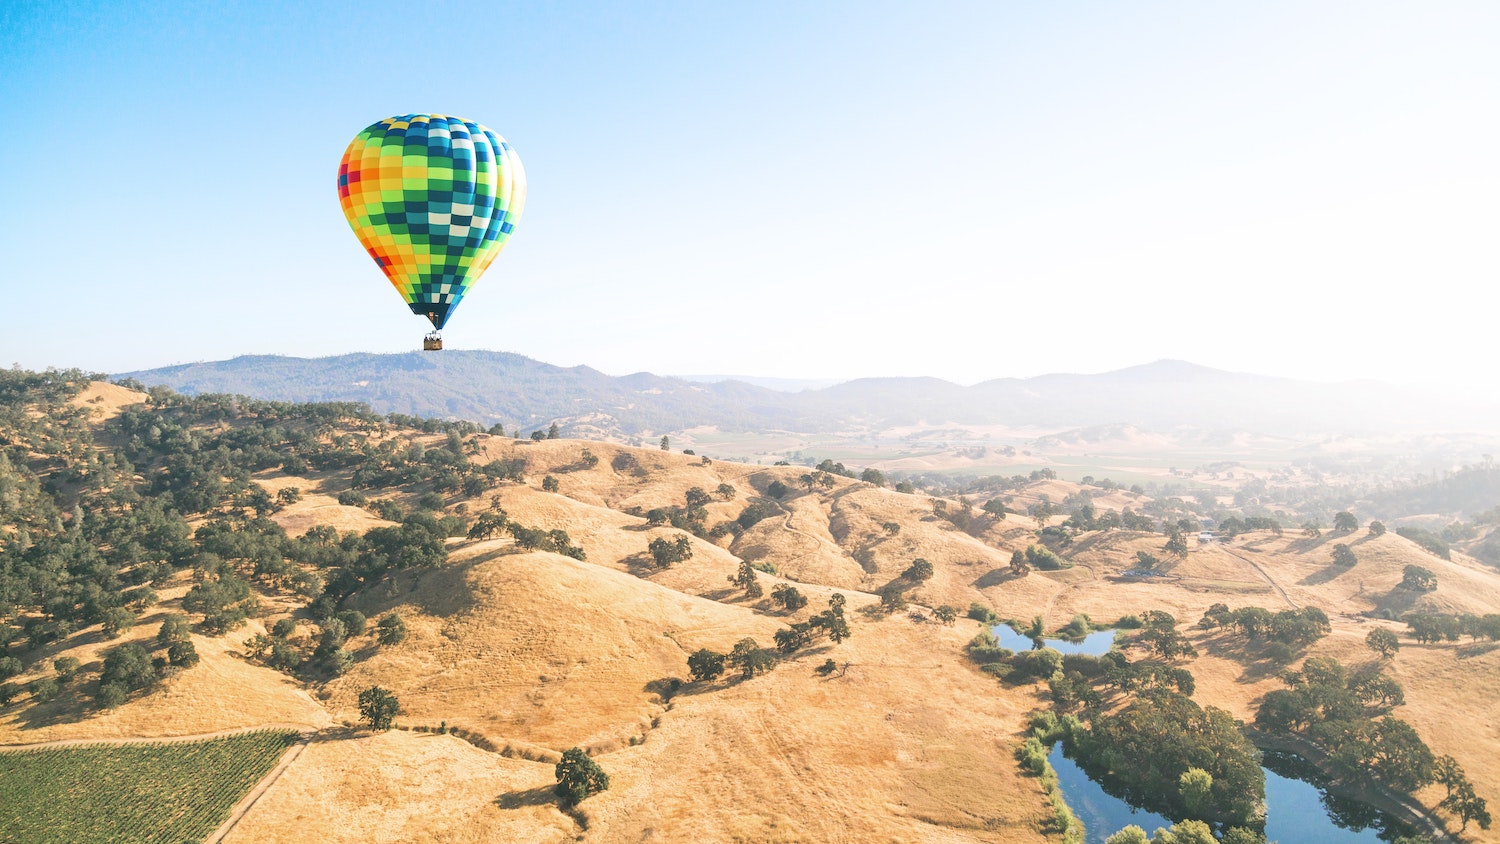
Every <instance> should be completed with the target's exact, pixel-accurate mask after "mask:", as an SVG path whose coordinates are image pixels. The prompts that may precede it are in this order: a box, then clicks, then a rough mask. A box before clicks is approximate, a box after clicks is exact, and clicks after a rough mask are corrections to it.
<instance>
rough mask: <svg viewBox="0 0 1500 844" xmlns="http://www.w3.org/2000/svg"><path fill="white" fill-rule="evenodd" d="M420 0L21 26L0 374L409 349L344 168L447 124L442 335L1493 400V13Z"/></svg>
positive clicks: (732, 357) (27, 21)
mask: <svg viewBox="0 0 1500 844" xmlns="http://www.w3.org/2000/svg"><path fill="white" fill-rule="evenodd" d="M409 9H410V7H409V5H407V4H392V3H374V4H358V5H354V4H332V5H328V6H326V7H322V8H318V9H309V8H306V7H304V5H303V4H294V3H266V4H232V5H229V6H226V7H222V8H221V7H219V6H212V7H200V8H197V9H190V8H187V7H182V6H179V5H178V4H166V3H162V4H151V3H110V4H88V3H36V2H32V3H17V4H7V5H6V8H5V9H4V10H3V11H0V35H3V38H4V43H5V44H6V45H7V46H6V50H5V51H4V53H3V55H0V102H4V103H5V104H6V105H7V106H8V110H9V112H10V113H11V114H12V115H13V118H12V130H11V131H10V132H8V133H6V134H5V135H4V136H3V138H0V192H3V194H4V196H5V197H6V198H7V200H8V201H7V202H6V203H4V206H3V210H0V250H3V251H4V253H5V255H6V258H7V260H6V262H5V264H4V268H3V270H0V289H3V290H4V292H5V294H6V299H7V307H6V317H5V323H4V328H3V330H0V336H3V337H4V340H3V342H0V358H3V361H4V362H5V363H6V364H9V363H11V362H12V361H14V362H18V363H20V364H21V365H22V366H27V367H36V368H40V367H45V366H49V365H55V366H81V367H85V368H88V369H92V370H100V371H108V372H123V371H127V370H132V369H140V368H147V367H156V366H163V365H167V364H171V363H180V362H189V361H198V360H216V359H223V358H229V357H233V356H236V355H241V354H283V355H293V356H324V355H334V354H340V353H345V352H350V351H404V350H408V349H413V348H416V347H417V345H418V344H417V341H418V340H419V335H420V333H421V332H422V331H423V330H424V323H423V322H422V321H421V320H419V319H417V318H415V317H413V316H412V315H411V314H410V313H408V312H407V310H406V308H405V307H403V306H402V305H401V303H400V301H399V298H398V297H397V296H395V295H393V293H392V291H391V290H390V287H389V284H388V282H387V281H386V280H385V279H384V278H383V277H382V276H381V275H380V273H379V271H378V270H377V269H376V267H375V266H374V265H373V264H372V263H371V261H370V260H369V258H368V257H367V256H366V255H364V254H362V250H361V248H360V247H359V245H358V243H357V242H356V241H355V239H354V237H352V236H351V234H350V232H349V228H348V225H347V224H346V223H345V221H344V219H343V217H342V215H341V214H340V210H339V205H338V201H337V198H336V196H335V177H336V170H337V166H338V161H339V156H340V155H341V153H342V152H343V150H344V147H345V146H346V145H347V144H348V143H349V140H350V139H351V138H352V137H353V136H354V135H355V134H356V133H357V132H359V131H360V129H362V128H363V127H365V126H366V125H369V124H370V123H372V122H374V121H376V120H379V119H381V118H384V117H387V116H389V115H394V114H402V113H409V112H442V113H451V114H459V115H463V116H465V117H467V118H469V119H472V120H476V121H480V122H482V123H485V124H486V125H488V126H490V127H491V128H492V129H494V130H495V131H496V132H498V133H500V134H501V135H504V136H505V138H506V139H507V140H508V141H509V142H510V143H511V144H512V145H513V146H514V148H515V149H516V150H517V151H518V152H519V154H520V156H521V158H522V160H523V161H524V163H525V166H526V170H527V173H528V176H529V180H530V199H529V202H528V205H527V208H526V212H525V215H524V219H523V220H522V221H521V223H520V225H519V226H518V228H517V231H516V235H515V237H514V238H513V239H512V241H511V243H510V245H509V247H508V248H507V249H506V251H505V253H504V254H503V255H501V256H500V258H499V259H498V261H497V262H496V263H495V264H494V265H493V266H492V267H491V268H490V270H489V272H488V273H487V274H486V275H485V276H484V278H483V279H481V280H480V281H479V283H478V284H477V285H476V287H475V289H474V291H473V292H472V293H471V294H470V295H469V297H468V298H467V299H466V300H465V306H464V307H463V308H462V309H461V310H460V311H458V312H457V315H456V316H455V317H454V319H453V322H452V323H450V324H449V326H448V328H447V333H446V337H447V341H448V343H449V345H450V347H451V348H470V349H496V350H506V351H513V352H518V353H520V354H524V355H527V356H529V357H532V358H535V359H538V360H543V361H547V362H550V363H555V364H560V365H576V364H587V365H589V366H592V367H594V368H596V369H600V370H603V371H605V372H608V373H611V374H626V373H630V372H635V371H641V370H647V371H652V372H657V373H672V372H722V373H735V374H744V375H753V376H761V377H772V378H788V379H799V378H803V379H805V378H824V377H829V378H834V377H836V378H850V377H857V376H893V375H930V376H935V377H940V378H945V379H949V380H952V381H957V382H960V383H974V382H977V381H981V380H985V379H990V378H998V377H1025V376H1033V375H1038V374H1043V373H1051V372H1102V371H1106V370H1111V369H1117V368H1122V367H1127V366H1133V365H1137V364H1141V363H1146V362H1149V361H1153V360H1157V359H1162V358H1173V359H1182V360H1188V361H1192V362H1194V363H1198V364H1202V365H1205V366H1210V367H1215V368H1219V369H1225V370H1230V371H1239V372H1253V373H1259V374H1267V375H1280V376H1288V377H1294V378H1301V379H1308V380H1356V379H1372V380H1380V381H1388V382H1393V383H1401V384H1425V385H1429V386H1432V387H1438V388H1452V387H1462V388H1463V389H1464V391H1465V392H1467V393H1469V394H1471V395H1473V396H1475V397H1476V398H1481V399H1484V400H1497V399H1500V388H1497V387H1496V386H1495V384H1496V382H1495V380H1494V379H1493V378H1491V377H1487V376H1488V375H1489V372H1488V368H1489V367H1488V365H1489V364H1490V362H1491V360H1492V359H1493V356H1494V355H1493V341H1492V339H1491V338H1492V323H1493V320H1494V318H1495V314H1496V307H1495V306H1496V304H1497V298H1496V295H1495V293H1494V282H1495V281H1496V279H1497V278H1500V250H1497V249H1496V248H1495V233H1496V231H1497V230H1500V204H1497V202H1496V200H1495V197H1496V196H1500V158H1497V156H1496V155H1495V154H1494V151H1495V150H1496V149H1500V51H1496V50H1495V49H1494V45H1495V43H1496V40H1497V36H1500V7H1497V6H1496V5H1494V4H1492V3H1435V4H1421V5H1414V4H1406V3H1319V4H1303V3H1268V4H1257V5H1255V6H1253V7H1248V6H1241V7H1235V6H1214V5H1202V4H1188V3H1143V4H1130V5H1128V6H1127V5H1122V4H1104V3H1084V4H1075V5H1069V6H1065V7H1062V6H1050V7H1049V6H1034V5H1023V4H988V3H972V4H967V3H943V4H924V5H922V6H920V7H919V6H914V5H911V4H852V3H851V4H830V3H817V4H774V3H773V4H757V5H754V6H748V5H737V6H730V5H709V4H686V3H683V4H631V5H629V6H624V5H618V4H567V5H535V4H510V3H504V4H501V3H494V4H457V5H452V6H445V7H444V9H445V10H446V11H445V12H444V14H443V15H441V16H440V15H426V14H423V15H414V14H413V13H412V12H411V11H409ZM413 55H419V56H421V58H420V59H413V58H406V57H410V56H413Z"/></svg>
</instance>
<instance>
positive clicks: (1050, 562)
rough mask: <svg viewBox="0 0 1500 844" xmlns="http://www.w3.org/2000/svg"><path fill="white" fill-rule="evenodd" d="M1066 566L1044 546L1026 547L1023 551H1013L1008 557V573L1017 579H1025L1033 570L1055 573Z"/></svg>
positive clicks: (1060, 558)
mask: <svg viewBox="0 0 1500 844" xmlns="http://www.w3.org/2000/svg"><path fill="white" fill-rule="evenodd" d="M1067 567H1068V564H1067V563H1066V562H1065V561H1064V560H1063V558H1062V557H1059V556H1057V554H1056V553H1055V552H1053V551H1052V549H1050V548H1048V547H1046V546H1045V545H1027V546H1026V550H1024V551H1013V552H1011V555H1010V571H1011V573H1012V574H1014V575H1016V576H1017V577H1025V576H1026V575H1028V574H1030V573H1031V570H1032V569H1033V568H1038V569H1041V570H1042V571H1057V570H1059V569H1064V568H1067Z"/></svg>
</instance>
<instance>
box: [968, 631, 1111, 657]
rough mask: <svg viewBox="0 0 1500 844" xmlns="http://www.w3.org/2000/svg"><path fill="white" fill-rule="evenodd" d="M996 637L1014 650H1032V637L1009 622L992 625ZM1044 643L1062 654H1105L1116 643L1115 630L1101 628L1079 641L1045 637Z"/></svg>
mask: <svg viewBox="0 0 1500 844" xmlns="http://www.w3.org/2000/svg"><path fill="white" fill-rule="evenodd" d="M990 630H991V631H992V632H994V634H995V638H996V639H999V640H1000V647H1002V648H1010V649H1011V650H1013V651H1029V650H1031V647H1032V645H1031V639H1029V638H1027V637H1025V636H1022V635H1021V634H1020V633H1017V632H1016V631H1014V630H1012V629H1010V625H1009V624H997V625H995V626H994V627H991V628H990ZM1042 644H1043V645H1045V646H1047V647H1049V648H1051V649H1053V650H1055V651H1057V652H1058V653H1061V654H1064V655H1066V654H1088V655H1089V656H1103V655H1105V654H1107V653H1109V649H1110V648H1112V647H1114V645H1115V631H1113V630H1100V631H1097V632H1094V633H1090V634H1089V635H1087V636H1085V637H1083V638H1082V639H1080V640H1079V641H1077V642H1070V641H1068V640H1067V639H1043V640H1042Z"/></svg>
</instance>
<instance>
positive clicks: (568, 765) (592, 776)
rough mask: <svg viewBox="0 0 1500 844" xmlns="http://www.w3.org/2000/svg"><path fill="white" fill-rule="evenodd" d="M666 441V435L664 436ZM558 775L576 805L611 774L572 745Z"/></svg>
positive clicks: (564, 795)
mask: <svg viewBox="0 0 1500 844" xmlns="http://www.w3.org/2000/svg"><path fill="white" fill-rule="evenodd" d="M662 441H663V442H665V441H666V437H662ZM554 774H555V775H556V777H557V788H556V792H557V796H558V797H559V798H560V799H561V801H562V804H563V806H565V807H566V806H576V805H577V804H579V803H581V802H583V801H584V800H586V799H587V798H588V797H589V796H591V795H594V794H598V793H599V792H601V791H605V790H607V789H608V788H609V774H606V773H605V772H604V769H603V768H600V767H599V763H597V762H595V761H594V760H592V759H590V758H589V756H588V754H587V753H584V752H583V750H582V749H581V748H577V747H572V748H569V749H567V750H565V751H563V755H562V760H561V761H559V762H558V763H557V767H556V768H555V769H554Z"/></svg>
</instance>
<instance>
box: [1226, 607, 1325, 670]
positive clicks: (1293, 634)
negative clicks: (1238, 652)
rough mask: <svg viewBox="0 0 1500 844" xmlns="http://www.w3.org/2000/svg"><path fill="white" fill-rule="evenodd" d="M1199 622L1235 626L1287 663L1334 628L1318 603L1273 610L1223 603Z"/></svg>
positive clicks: (1269, 653) (1244, 634) (1280, 661)
mask: <svg viewBox="0 0 1500 844" xmlns="http://www.w3.org/2000/svg"><path fill="white" fill-rule="evenodd" d="M1198 626H1199V627H1200V628H1202V629H1204V630H1213V629H1215V628H1222V629H1231V630H1235V631H1237V632H1239V633H1240V634H1241V635H1242V636H1244V637H1245V639H1246V640H1248V641H1249V642H1251V643H1265V650H1264V652H1263V653H1264V654H1265V656H1266V657H1267V658H1268V659H1271V660H1272V661H1274V662H1279V663H1281V664H1283V665H1284V664H1286V663H1289V662H1291V661H1292V660H1294V659H1296V657H1297V654H1298V653H1300V652H1301V651H1303V650H1306V649H1307V647H1308V646H1309V645H1311V644H1313V643H1314V642H1316V641H1318V640H1319V639H1322V638H1323V637H1324V636H1327V635H1328V634H1329V632H1331V631H1332V629H1333V628H1332V626H1331V625H1330V623H1329V620H1328V614H1327V613H1325V612H1323V610H1321V609H1319V608H1317V607H1312V606H1309V607H1303V608H1302V609H1300V610H1281V611H1279V612H1274V613H1273V612H1271V611H1270V610H1268V609H1266V608H1265V607H1240V608H1239V609H1237V610H1231V609H1230V608H1229V607H1228V606H1227V605H1226V604H1222V603H1218V604H1214V605H1213V606H1210V607H1209V608H1208V611H1207V612H1205V613H1204V614H1203V618H1201V619H1199V621H1198Z"/></svg>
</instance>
